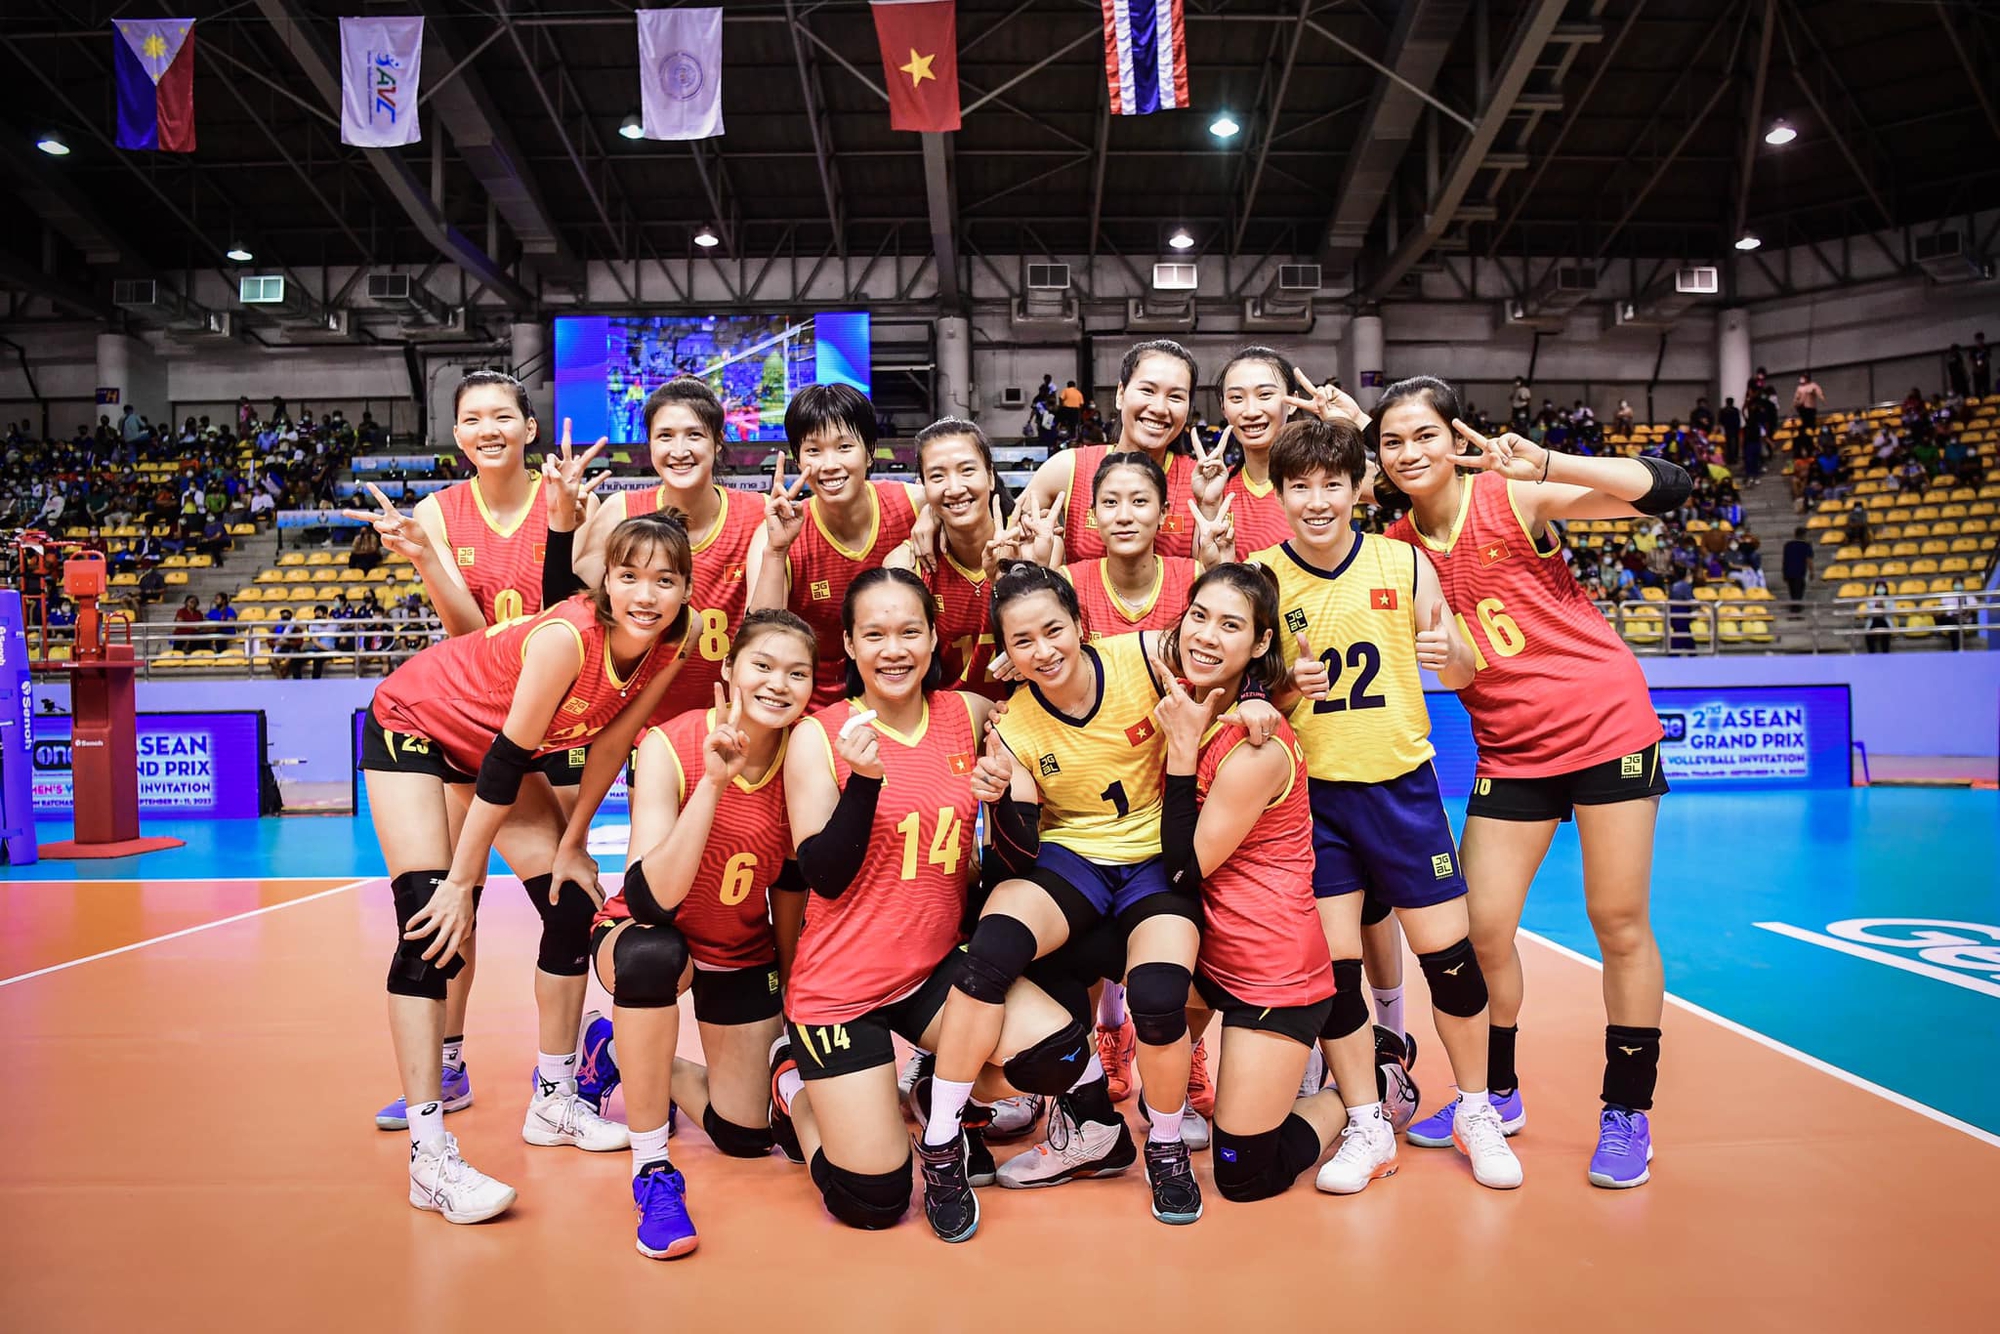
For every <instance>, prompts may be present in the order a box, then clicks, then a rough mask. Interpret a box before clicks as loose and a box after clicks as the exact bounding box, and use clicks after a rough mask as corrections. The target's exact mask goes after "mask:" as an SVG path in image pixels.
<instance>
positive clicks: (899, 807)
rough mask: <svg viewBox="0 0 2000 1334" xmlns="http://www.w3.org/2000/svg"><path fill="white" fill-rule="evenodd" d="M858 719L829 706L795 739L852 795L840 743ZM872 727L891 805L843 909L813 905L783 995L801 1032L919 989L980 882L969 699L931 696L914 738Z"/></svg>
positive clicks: (884, 801) (880, 805)
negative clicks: (968, 896) (846, 727)
mask: <svg viewBox="0 0 2000 1334" xmlns="http://www.w3.org/2000/svg"><path fill="white" fill-rule="evenodd" d="M859 711H860V710H859V708H858V707H857V704H856V701H854V700H841V701H839V702H838V703H835V704H830V705H828V706H827V707H826V708H824V709H821V710H820V711H819V712H818V713H815V714H813V715H812V716H811V717H810V718H808V719H806V720H805V721H804V722H802V723H800V724H799V726H798V729H797V734H796V735H795V736H794V737H793V738H792V742H793V744H794V745H798V746H805V747H808V748H809V749H811V750H812V751H813V752H814V753H815V754H817V755H823V756H825V762H826V764H827V765H828V766H829V767H830V768H831V769H832V771H833V780H834V782H835V783H836V784H837V785H838V786H840V787H843V788H844V787H846V786H847V780H848V775H849V773H850V772H851V771H850V770H849V769H848V767H847V762H846V761H845V760H843V759H841V757H840V753H839V752H838V751H836V750H835V749H834V748H833V746H832V744H831V743H832V741H833V739H834V738H836V737H838V736H839V735H840V729H841V726H842V725H843V724H844V723H846V722H847V720H848V719H849V718H851V717H853V716H854V714H856V713H857V712H859ZM872 726H873V727H874V728H875V731H876V732H877V733H878V734H879V735H878V736H877V737H876V745H877V754H879V755H880V756H881V759H882V795H881V798H880V799H879V800H878V801H877V802H876V805H875V822H874V824H873V825H872V826H871V827H870V829H869V831H868V852H867V855H866V856H865V857H864V858H863V859H862V862H861V871H860V873H859V874H858V875H856V876H855V877H854V883H853V884H852V885H850V886H849V887H848V889H847V891H846V892H845V893H843V894H842V895H841V896H840V897H839V898H834V899H829V898H826V897H824V896H823V895H820V894H808V895H807V896H806V921H805V928H804V930H802V931H801V932H800V933H799V952H798V957H797V959H796V960H794V961H793V963H792V976H791V980H790V982H789V983H788V984H787V986H786V990H785V1013H786V1015H787V1016H789V1017H790V1019H791V1020H792V1022H793V1023H796V1024H806V1025H817V1024H844V1023H847V1022H848V1021H849V1020H852V1019H858V1018H860V1017H861V1016H862V1015H864V1014H867V1013H868V1012H869V1011H870V1010H875V1009H879V1008H881V1007H882V1006H884V1005H888V1004H890V1003H891V1002H894V1001H898V1000H901V999H902V998H903V997H905V996H907V995H909V994H910V993H911V992H912V991H914V990H916V989H917V987H918V986H919V985H921V984H922V983H923V981H924V979H926V978H928V977H929V976H930V975H931V972H932V970H934V969H935V968H936V967H937V966H938V963H939V961H940V960H942V959H943V958H944V957H945V955H947V954H949V953H950V952H951V951H952V949H953V948H954V947H956V946H957V944H958V942H959V938H960V937H959V930H958V927H959V921H960V919H961V918H962V917H963V916H964V913H965V898H966V891H967V889H968V888H969V887H970V886H971V884H972V882H973V880H974V879H975V878H977V876H978V875H979V848H978V845H977V844H976V843H975V842H974V841H973V820H974V818H975V817H976V816H977V815H978V812H979V802H978V801H977V800H976V799H974V797H973V795H972V765H973V761H974V759H976V758H977V756H978V753H979V742H978V739H977V738H976V737H974V736H973V733H972V711H971V708H970V707H969V706H968V705H967V704H966V702H965V698H964V697H963V696H962V695H960V694H959V693H958V692H957V691H954V690H940V691H937V692H935V693H933V694H930V695H927V696H925V697H924V720H923V722H922V723H920V724H919V725H918V727H917V730H916V732H915V734H914V735H910V736H904V735H902V734H900V733H898V732H896V731H894V730H893V729H891V728H888V727H884V726H883V725H882V724H881V723H880V722H877V723H874V724H872Z"/></svg>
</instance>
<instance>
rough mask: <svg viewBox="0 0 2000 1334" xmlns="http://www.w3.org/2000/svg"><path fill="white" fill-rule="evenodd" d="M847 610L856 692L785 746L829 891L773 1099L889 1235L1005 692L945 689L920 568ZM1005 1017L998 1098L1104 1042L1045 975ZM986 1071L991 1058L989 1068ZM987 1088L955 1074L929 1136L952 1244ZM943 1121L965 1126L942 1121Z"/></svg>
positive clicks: (848, 1218) (873, 579) (926, 1159)
mask: <svg viewBox="0 0 2000 1334" xmlns="http://www.w3.org/2000/svg"><path fill="white" fill-rule="evenodd" d="M842 620H843V623H844V626H845V629H844V634H843V640H844V647H845V649H846V651H847V660H848V666H847V669H846V670H847V679H846V681H845V683H844V684H845V685H846V688H847V693H848V696H849V697H848V698H846V699H843V700H841V701H840V702H839V703H837V704H834V705H832V706H830V707H828V708H825V709H822V710H820V711H819V712H817V713H815V714H814V715H813V716H812V717H810V718H808V719H806V720H805V721H804V722H802V723H800V724H799V726H798V729H797V732H796V734H795V736H794V738H793V743H792V746H791V750H790V753H789V754H788V755H787V756H786V759H785V801H786V805H787V807H788V809H789V811H790V818H791V828H792V837H793V839H794V840H795V842H796V843H797V847H798V859H799V866H800V869H801V871H802V872H803V873H804V876H805V880H806V883H807V884H808V885H809V886H810V888H811V892H810V894H809V895H808V896H807V907H806V924H805V931H804V933H803V934H802V935H801V936H800V938H799V954H798V958H797V960H796V961H795V962H794V964H793V965H792V973H791V978H790V981H789V983H788V985H787V988H786V994H785V1016H786V1019H787V1035H786V1037H785V1038H783V1039H781V1040H780V1041H779V1042H778V1043H777V1044H776V1045H775V1046H774V1048H773V1050H772V1053H771V1084H772V1098H773V1107H774V1110H775V1112H776V1114H777V1115H778V1116H779V1117H786V1116H788V1117H790V1118H791V1120H792V1122H793V1129H794V1130H795V1131H796V1134H797V1137H798V1144H799V1147H800V1150H801V1152H802V1155H803V1156H805V1157H806V1158H807V1159H808V1160H809V1161H810V1163H811V1170H812V1179H813V1183H814V1184H815V1185H816V1186H818V1187H819V1190H820V1195H821V1198H822V1199H823V1200H824V1202H825V1204H826V1208H827V1211H828V1212H829V1213H831V1214H832V1215H833V1216H834V1217H835V1218H838V1219H839V1220H840V1221H841V1222H843V1223H846V1224H848V1225H849V1226H851V1227H859V1228H886V1227H891V1226H893V1225H894V1224H895V1223H896V1222H897V1221H898V1220H899V1219H900V1218H901V1217H902V1216H903V1213H904V1212H905V1211H906V1210H907V1209H908V1208H909V1204H910V1157H911V1153H910V1142H909V1138H908V1135H907V1132H906V1131H905V1130H904V1128H903V1117H902V1109H901V1107H900V1105H899V1099H898V1097H897V1094H896V1068H895V1052H894V1048H893V1046H892V1042H891V1038H892V1035H893V1036H900V1037H902V1038H904V1039H906V1040H907V1041H910V1042H912V1043H915V1044H917V1045H919V1046H935V1045H936V1043H937V1041H938V1033H939V1028H940V1020H939V1011H940V1010H941V1008H942V1007H943V1005H944V1001H945V996H946V993H947V992H948V991H949V990H950V988H951V981H952V978H953V977H954V976H955V975H956V974H957V972H958V969H959V958H960V956H959V953H958V943H959V941H960V939H961V938H962V937H961V933H960V924H961V922H962V920H963V917H964V914H965V911H966V902H967V891H968V889H969V888H970V886H971V885H972V883H973V882H974V881H975V880H976V878H977V876H978V873H979V872H978V859H979V848H978V845H977V840H976V837H975V834H974V829H975V827H976V821H977V818H978V814H979V812H978V805H979V803H978V800H977V799H976V798H975V797H974V796H973V791H972V777H971V775H972V772H973V765H974V761H975V757H976V756H977V755H978V753H979V748H980V742H979V736H980V728H981V727H982V725H983V724H984V722H985V720H986V716H987V711H988V710H989V709H990V708H991V705H990V704H989V703H988V701H986V700H984V699H982V698H980V697H979V696H977V695H972V694H968V693H964V692H960V691H954V690H949V689H945V688H943V684H944V683H943V676H944V671H943V665H942V663H941V662H940V661H939V659H938V657H937V631H936V623H937V613H936V605H935V603H934V601H933V599H932V597H931V595H930V592H929V590H927V589H926V588H925V587H924V586H923V583H922V581H921V580H919V579H918V578H917V577H916V576H915V575H913V574H911V573H909V572H908V571H906V570H892V569H877V570H869V571H866V572H864V573H863V574H861V575H860V576H858V577H857V578H856V579H855V580H854V582H853V583H852V585H851V586H850V587H849V589H848V591H847V595H846V597H845V598H844V599H843V603H842ZM1005 1014H1006V1018H1005V1020H1004V1022H1003V1025H1002V1028H1003V1031H1002V1033H1001V1034H1000V1037H999V1041H998V1042H997V1043H996V1044H995V1045H994V1047H993V1049H992V1052H991V1053H990V1055H991V1056H992V1058H993V1060H994V1061H995V1063H996V1064H997V1065H998V1066H999V1067H1000V1069H999V1071H997V1072H995V1073H997V1074H998V1076H999V1078H1000V1079H1001V1080H1002V1081H1003V1083H1002V1084H1001V1085H998V1086H993V1087H992V1091H993V1092H995V1093H999V1092H1005V1091H1012V1090H1019V1091H1020V1092H1024V1093H1044V1094H1048V1093H1055V1092H1059V1091H1060V1090H1061V1089H1062V1088H1063V1087H1064V1086H1065V1085H1067V1084H1068V1082H1069V1081H1070V1078H1071V1072H1072V1071H1074V1070H1076V1069H1078V1068H1079V1067H1080V1066H1081V1065H1082V1063H1083V1059H1084V1057H1085V1055H1086V1053H1087V1051H1088V1046H1089V1039H1088V1034H1087V1033H1086V1031H1085V1028H1084V1025H1083V1023H1082V1022H1081V1021H1080V1020H1078V1019H1074V1018H1072V1017H1071V1015H1070V1014H1069V1013H1068V1012H1067V1011H1066V1010H1065V1009H1064V1007H1063V1006H1061V1005H1060V1004H1058V1003H1057V1002H1056V1001H1055V1000H1053V999H1051V998H1050V997H1049V996H1048V995H1047V994H1046V993H1044V992H1043V991H1041V990H1040V988H1038V987H1036V986H1034V985H1032V984H1029V983H1018V984H1016V985H1015V986H1014V987H1012V988H1011V989H1010V991H1009V992H1008V993H1007V995H1006V997H1005ZM982 1073H986V1072H985V1070H984V1065H983V1063H982V1065H981V1067H980V1068H979V1069H977V1070H975V1071H974V1076H975V1078H976V1077H978V1076H979V1075H981V1074H982ZM987 1077H988V1078H989V1079H992V1078H993V1077H994V1074H987ZM972 1082H973V1081H972V1080H970V1079H968V1080H967V1081H966V1082H965V1083H964V1084H963V1085H949V1086H948V1085H945V1084H943V1083H942V1082H940V1083H939V1084H938V1085H937V1091H936V1094H935V1101H934V1102H933V1104H932V1118H931V1123H930V1125H929V1126H927V1127H926V1131H925V1134H924V1135H923V1137H922V1138H921V1139H920V1141H919V1144H918V1157H919V1158H920V1159H921V1161H922V1165H923V1174H924V1187H925V1189H924V1210H925V1216H926V1218H927V1219H928V1220H929V1222H930V1225H931V1228H932V1230H933V1231H934V1232H935V1233H936V1234H937V1235H938V1236H939V1237H941V1238H943V1239H944V1240H946V1241H964V1240H966V1239H967V1238H969V1237H971V1236H972V1234H973V1232H974V1231H975V1230H976V1229H977V1228H978V1226H979V1202H978V1198H977V1197H976V1196H975V1195H974V1194H973V1191H972V1187H973V1185H974V1184H977V1182H980V1181H984V1180H986V1179H988V1178H987V1175H986V1174H988V1173H990V1172H991V1171H992V1170H993V1169H992V1160H991V1158H990V1156H988V1155H986V1154H985V1153H984V1151H983V1150H982V1149H981V1148H980V1146H979V1145H978V1143H977V1140H978V1135H977V1127H978V1125H979V1124H980V1123H981V1121H982V1119H983V1117H982V1116H980V1115H977V1114H972V1115H968V1114H967V1104H968V1099H969V1096H970V1094H971V1092H972ZM943 1123H948V1126H949V1131H948V1133H944V1134H933V1133H931V1132H932V1131H933V1129H934V1128H935V1127H937V1126H938V1125H940V1124H943ZM968 1126H970V1127H972V1128H973V1133H972V1134H971V1135H970V1136H968V1135H967V1133H966V1128H967V1127H968ZM969 1160H971V1161H973V1162H975V1163H976V1166H975V1167H974V1168H973V1169H971V1170H968V1161H969ZM975 1179H976V1180H975Z"/></svg>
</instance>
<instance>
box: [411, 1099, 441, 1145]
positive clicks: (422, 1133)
mask: <svg viewBox="0 0 2000 1334" xmlns="http://www.w3.org/2000/svg"><path fill="white" fill-rule="evenodd" d="M409 1117H410V1143H412V1144H414V1145H416V1146H417V1147H418V1148H422V1147H423V1146H424V1145H426V1144H429V1143H431V1142H433V1141H435V1140H441V1139H443V1138H444V1104H443V1103H441V1102H420V1103H418V1104H417V1105H416V1106H414V1107H412V1108H410V1111H409Z"/></svg>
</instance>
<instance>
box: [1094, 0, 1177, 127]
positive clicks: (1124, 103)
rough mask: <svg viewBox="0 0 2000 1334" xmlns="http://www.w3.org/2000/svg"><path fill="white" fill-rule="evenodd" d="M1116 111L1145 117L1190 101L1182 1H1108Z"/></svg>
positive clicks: (1107, 59)
mask: <svg viewBox="0 0 2000 1334" xmlns="http://www.w3.org/2000/svg"><path fill="white" fill-rule="evenodd" d="M1102 4H1103V6H1104V77H1105V79H1106V80H1108V81H1109V83H1110V85H1111V114H1113V115H1114V116H1145V115H1150V114H1151V113H1153V112H1155V111H1178V110H1180V109H1181V108H1183V107H1185V106H1187V104H1188V73H1187V28H1186V26H1185V25H1184V24H1183V23H1182V21H1181V0H1102Z"/></svg>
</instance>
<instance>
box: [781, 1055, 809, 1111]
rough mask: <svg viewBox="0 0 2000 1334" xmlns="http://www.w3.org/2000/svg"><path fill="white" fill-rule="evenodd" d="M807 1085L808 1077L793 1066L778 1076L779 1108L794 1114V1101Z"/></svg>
mask: <svg viewBox="0 0 2000 1334" xmlns="http://www.w3.org/2000/svg"><path fill="white" fill-rule="evenodd" d="M805 1086H806V1077H805V1076H804V1075H802V1074H800V1073H799V1071H798V1067H797V1066H793V1067H792V1068H791V1069H789V1070H787V1071H785V1072H784V1073H783V1074H781V1075H779V1076H778V1103H779V1107H778V1110H779V1111H781V1112H783V1113H784V1114H785V1115H787V1116H790V1115H791V1114H792V1103H793V1101H794V1100H795V1099H797V1097H798V1096H799V1090H800V1089H803V1088H804V1087H805Z"/></svg>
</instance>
